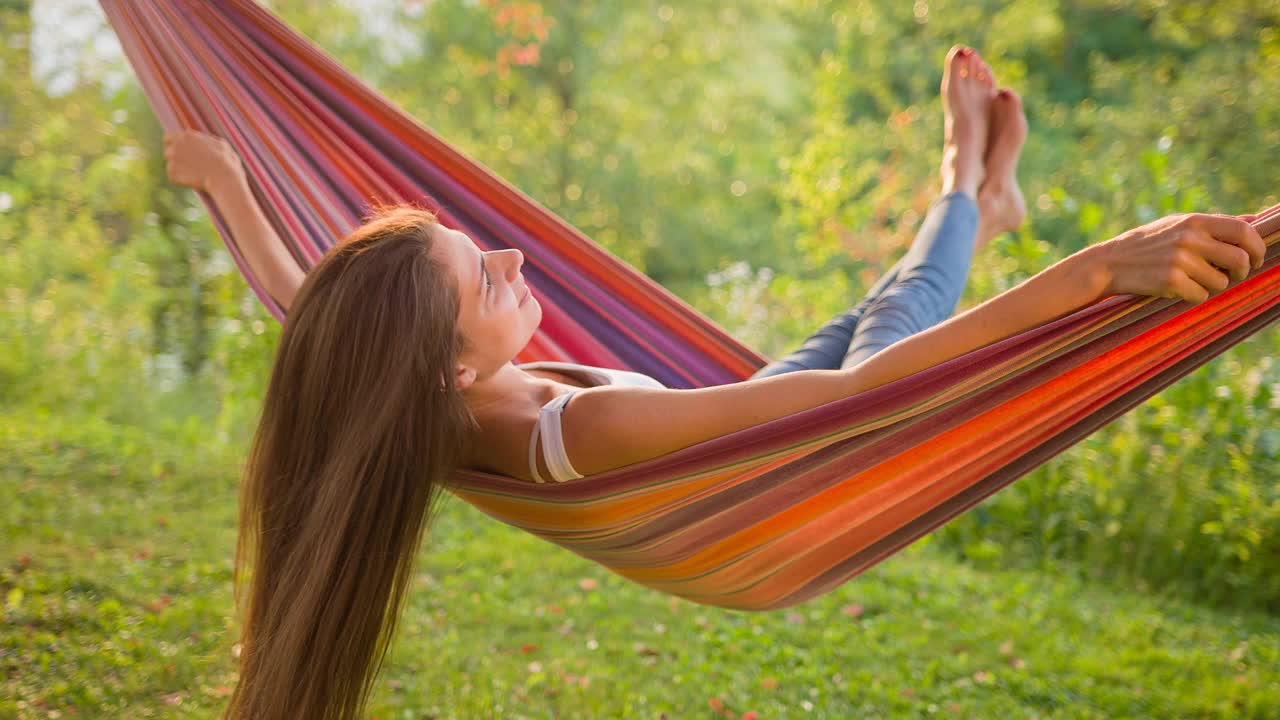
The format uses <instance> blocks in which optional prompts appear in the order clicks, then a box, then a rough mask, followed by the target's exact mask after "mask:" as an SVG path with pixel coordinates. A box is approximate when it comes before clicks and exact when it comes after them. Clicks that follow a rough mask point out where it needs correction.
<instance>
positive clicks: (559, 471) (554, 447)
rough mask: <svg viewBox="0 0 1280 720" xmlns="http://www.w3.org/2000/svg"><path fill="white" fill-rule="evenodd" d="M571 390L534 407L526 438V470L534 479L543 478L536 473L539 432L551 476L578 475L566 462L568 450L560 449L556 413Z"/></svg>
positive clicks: (559, 479) (561, 437) (561, 440)
mask: <svg viewBox="0 0 1280 720" xmlns="http://www.w3.org/2000/svg"><path fill="white" fill-rule="evenodd" d="M574 392H576V391H570V392H567V393H565V394H563V395H558V396H556V397H554V398H552V399H551V401H550V402H548V403H547V404H546V405H543V406H542V407H541V408H540V409H539V410H538V421H537V422H535V423H534V424H533V434H532V435H531V436H530V438H529V472H530V473H531V474H532V475H533V479H534V481H535V482H540V483H542V482H546V481H545V480H543V479H542V476H541V475H539V474H538V436H539V434H541V436H542V455H543V457H544V458H545V459H546V461H547V469H548V470H550V471H551V479H552V480H555V481H556V482H565V481H567V480H576V479H578V478H580V477H582V475H581V474H580V473H579V472H578V471H577V470H574V469H573V465H572V464H570V462H569V454H568V453H567V452H565V449H564V433H563V431H562V428H561V425H560V413H561V411H562V410H564V406H565V405H567V404H568V403H569V399H570V398H572V397H573V395H574Z"/></svg>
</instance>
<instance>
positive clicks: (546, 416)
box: [517, 360, 666, 482]
mask: <svg viewBox="0 0 1280 720" xmlns="http://www.w3.org/2000/svg"><path fill="white" fill-rule="evenodd" d="M517 367H519V368H520V369H521V370H551V371H554V372H561V373H564V374H566V375H573V376H575V377H578V378H581V379H582V380H583V381H584V382H587V383H589V386H590V387H596V386H599V385H626V386H632V387H653V388H662V387H666V386H665V385H663V384H662V383H660V382H658V381H657V380H655V379H653V378H651V377H649V376H648V375H645V374H643V373H638V372H631V371H629V370H614V369H612V368H602V367H594V366H592V365H579V364H577V363H566V362H555V361H552V360H543V361H540V362H531V363H524V364H523V365H518V366H517ZM585 389H586V388H575V389H574V390H570V391H569V392H567V393H565V394H563V395H559V396H557V397H555V398H552V399H551V401H550V402H548V403H547V404H546V405H543V406H542V408H541V409H540V410H539V411H538V421H537V422H535V423H534V424H533V433H532V434H531V435H530V437H529V472H530V473H531V474H532V475H533V479H534V480H535V481H537V482H546V481H545V480H543V479H542V477H541V476H540V475H539V474H538V436H539V434H541V436H542V454H543V457H545V458H546V461H547V468H548V469H549V470H550V471H551V479H552V480H555V481H556V482H565V481H568V480H576V479H578V478H580V477H582V475H581V474H580V473H579V472H578V471H577V470H574V469H573V465H571V464H569V456H568V454H566V453H565V451H564V434H563V433H562V432H561V429H560V412H561V411H562V410H564V406H565V405H566V404H568V402H569V399H570V398H572V397H573V395H574V393H576V392H577V391H578V390H585Z"/></svg>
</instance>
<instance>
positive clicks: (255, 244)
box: [164, 131, 304, 310]
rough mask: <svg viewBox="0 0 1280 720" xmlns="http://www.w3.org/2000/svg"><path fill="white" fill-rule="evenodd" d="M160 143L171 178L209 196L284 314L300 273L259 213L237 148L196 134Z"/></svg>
mask: <svg viewBox="0 0 1280 720" xmlns="http://www.w3.org/2000/svg"><path fill="white" fill-rule="evenodd" d="M164 145H165V159H166V160H167V162H168V171H169V178H170V179H171V180H173V181H174V182H175V183H177V184H179V185H183V186H185V187H190V188H193V189H196V190H202V191H204V192H206V193H208V194H209V196H210V197H211V198H213V202H214V204H215V205H216V206H217V208H218V211H219V212H221V213H222V216H223V218H224V219H225V220H226V222H227V225H228V226H229V227H230V229H231V234H232V235H234V236H235V237H236V238H237V239H238V240H239V241H240V244H239V247H240V250H241V252H243V253H244V257H245V261H246V262H248V264H249V268H250V270H251V271H252V272H253V276H254V277H255V278H257V279H258V280H259V282H261V283H262V284H263V287H265V288H266V291H267V293H268V294H270V295H271V297H273V298H275V300H276V302H278V303H280V306H281V307H283V308H284V309H285V310H288V308H289V305H290V304H291V303H292V302H293V296H294V295H296V294H297V292H298V288H299V287H301V286H302V280H303V276H304V273H303V271H302V268H300V267H298V263H297V261H295V260H294V259H293V257H292V256H291V255H290V254H289V252H288V250H286V249H285V246H284V243H282V242H281V240H280V237H279V235H277V234H276V231H275V228H273V227H271V223H270V222H268V221H267V218H266V216H265V215H263V214H262V208H261V207H259V206H258V201H257V198H255V197H254V196H253V191H252V190H251V189H250V188H249V180H248V178H247V177H246V176H245V172H244V166H243V165H242V164H241V162H240V157H239V156H238V155H236V153H235V150H233V149H232V148H231V146H230V145H228V144H227V143H226V141H224V140H222V139H221V138H218V137H215V136H213V135H207V134H205V133H200V132H194V131H182V132H178V133H172V134H166V135H165V139H164Z"/></svg>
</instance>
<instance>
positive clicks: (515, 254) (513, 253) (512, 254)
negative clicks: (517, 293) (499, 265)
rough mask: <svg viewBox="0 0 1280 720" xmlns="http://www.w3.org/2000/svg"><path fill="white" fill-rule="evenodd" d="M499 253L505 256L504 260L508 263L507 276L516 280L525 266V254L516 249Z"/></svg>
mask: <svg viewBox="0 0 1280 720" xmlns="http://www.w3.org/2000/svg"><path fill="white" fill-rule="evenodd" d="M498 252H499V253H501V254H502V255H503V258H502V259H503V261H504V262H506V266H505V267H506V268H507V275H508V276H510V277H512V278H515V276H516V273H518V272H520V267H521V266H523V265H524V253H522V252H520V251H519V250H517V249H516V248H510V249H507V250H499V251H498Z"/></svg>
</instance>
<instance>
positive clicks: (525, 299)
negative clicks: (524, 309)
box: [517, 285, 533, 307]
mask: <svg viewBox="0 0 1280 720" xmlns="http://www.w3.org/2000/svg"><path fill="white" fill-rule="evenodd" d="M531 297H533V293H532V292H530V291H529V286H528V285H525V286H524V297H522V298H520V306H523V305H524V304H525V303H527V302H529V298H531ZM517 307H519V306H517Z"/></svg>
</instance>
